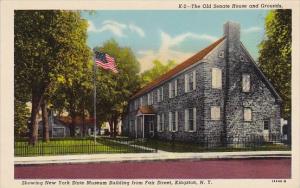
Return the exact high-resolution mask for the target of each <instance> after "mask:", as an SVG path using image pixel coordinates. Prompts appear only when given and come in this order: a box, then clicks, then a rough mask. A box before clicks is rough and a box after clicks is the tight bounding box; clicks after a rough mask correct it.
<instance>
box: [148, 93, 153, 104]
mask: <svg viewBox="0 0 300 188" xmlns="http://www.w3.org/2000/svg"><path fill="white" fill-rule="evenodd" d="M147 97H148V105H152V104H153V92H149V93H148V95H147Z"/></svg>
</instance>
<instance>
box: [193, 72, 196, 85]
mask: <svg viewBox="0 0 300 188" xmlns="http://www.w3.org/2000/svg"><path fill="white" fill-rule="evenodd" d="M195 89H196V70H194V71H193V90H195Z"/></svg>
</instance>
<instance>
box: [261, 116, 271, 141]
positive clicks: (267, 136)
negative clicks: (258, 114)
mask: <svg viewBox="0 0 300 188" xmlns="http://www.w3.org/2000/svg"><path fill="white" fill-rule="evenodd" d="M263 134H264V140H265V141H269V140H270V121H269V120H265V121H264V131H263Z"/></svg>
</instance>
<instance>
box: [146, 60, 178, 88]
mask: <svg viewBox="0 0 300 188" xmlns="http://www.w3.org/2000/svg"><path fill="white" fill-rule="evenodd" d="M152 63H153V67H152V68H151V69H149V70H146V71H144V72H143V73H142V74H141V80H142V86H144V85H146V84H148V83H149V82H151V81H153V80H155V79H157V78H158V77H159V76H161V75H162V74H164V73H166V72H167V71H169V70H170V69H172V68H173V67H174V66H175V65H176V62H175V61H171V60H169V61H168V62H167V63H166V64H165V65H164V64H163V63H161V62H160V61H159V60H154V61H153V62H152Z"/></svg>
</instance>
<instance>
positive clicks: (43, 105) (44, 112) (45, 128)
mask: <svg viewBox="0 0 300 188" xmlns="http://www.w3.org/2000/svg"><path fill="white" fill-rule="evenodd" d="M41 109H42V118H43V141H44V142H49V119H48V111H47V101H46V99H45V98H44V99H42V102H41Z"/></svg>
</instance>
